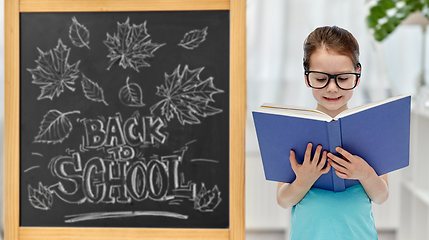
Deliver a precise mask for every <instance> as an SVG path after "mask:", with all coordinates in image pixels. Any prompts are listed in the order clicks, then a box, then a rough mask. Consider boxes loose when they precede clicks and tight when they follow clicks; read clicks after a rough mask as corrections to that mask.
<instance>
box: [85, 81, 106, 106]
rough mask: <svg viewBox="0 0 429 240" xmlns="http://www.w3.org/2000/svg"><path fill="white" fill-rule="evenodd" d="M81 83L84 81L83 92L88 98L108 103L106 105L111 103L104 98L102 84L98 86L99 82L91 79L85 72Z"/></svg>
mask: <svg viewBox="0 0 429 240" xmlns="http://www.w3.org/2000/svg"><path fill="white" fill-rule="evenodd" d="M81 83H82V89H83V93H84V94H85V97H86V98H88V99H89V100H91V101H95V102H102V103H104V104H106V106H108V105H109V104H107V103H106V101H105V100H104V92H103V89H102V88H101V87H100V86H98V83H96V82H94V81H91V79H89V78H87V77H86V76H85V75H83V74H82V81H81Z"/></svg>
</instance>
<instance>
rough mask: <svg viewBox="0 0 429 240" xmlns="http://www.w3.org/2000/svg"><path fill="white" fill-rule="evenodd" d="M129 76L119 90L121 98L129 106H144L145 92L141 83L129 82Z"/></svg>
mask: <svg viewBox="0 0 429 240" xmlns="http://www.w3.org/2000/svg"><path fill="white" fill-rule="evenodd" d="M128 80H129V77H127V81H126V84H125V86H123V87H122V88H121V89H120V90H119V100H121V102H122V103H123V104H124V105H125V106H129V107H143V106H145V104H144V103H143V92H142V89H141V88H140V86H139V85H137V84H135V83H128Z"/></svg>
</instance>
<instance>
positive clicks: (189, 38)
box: [178, 27, 208, 49]
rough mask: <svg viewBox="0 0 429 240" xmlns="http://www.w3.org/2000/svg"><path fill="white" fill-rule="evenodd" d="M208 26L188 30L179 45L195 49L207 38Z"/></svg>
mask: <svg viewBox="0 0 429 240" xmlns="http://www.w3.org/2000/svg"><path fill="white" fill-rule="evenodd" d="M207 28H208V27H205V28H204V29H202V30H198V29H196V30H192V31H190V32H187V33H186V34H185V36H184V37H183V39H182V40H181V41H180V43H179V44H178V45H179V46H181V47H184V48H186V49H194V48H196V47H198V46H199V45H200V44H201V43H202V42H204V41H205V40H206V36H207Z"/></svg>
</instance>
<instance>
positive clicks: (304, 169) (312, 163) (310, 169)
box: [289, 143, 331, 187]
mask: <svg viewBox="0 0 429 240" xmlns="http://www.w3.org/2000/svg"><path fill="white" fill-rule="evenodd" d="M312 146H313V144H312V143H309V144H308V145H307V149H306V151H305V155H304V162H303V163H302V164H299V163H298V162H297V161H296V157H295V152H294V151H293V150H291V151H290V156H289V160H290V163H291V166H292V170H293V171H294V172H295V175H296V179H295V181H297V182H298V183H300V184H303V185H302V186H307V187H311V186H313V184H314V182H316V180H317V179H318V178H319V177H320V176H321V175H322V174H325V173H327V172H329V170H330V169H331V164H330V163H328V165H327V166H326V168H323V167H324V166H325V163H326V159H327V152H326V151H324V152H323V154H322V158H321V159H320V161H319V158H320V152H321V151H322V146H320V145H319V146H317V148H316V151H315V153H314V157H313V159H311V150H312Z"/></svg>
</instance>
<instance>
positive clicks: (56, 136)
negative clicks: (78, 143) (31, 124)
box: [34, 110, 80, 144]
mask: <svg viewBox="0 0 429 240" xmlns="http://www.w3.org/2000/svg"><path fill="white" fill-rule="evenodd" d="M73 113H80V111H72V112H66V113H62V112H60V111H58V110H49V111H48V113H46V115H45V116H44V117H43V121H42V122H41V123H40V126H39V129H40V131H39V134H37V136H36V137H35V138H34V142H40V143H52V144H56V143H61V142H62V141H63V140H64V139H66V138H67V137H68V136H69V134H70V132H71V131H72V129H73V125H72V124H71V122H70V120H69V119H68V118H67V116H66V115H68V114H73Z"/></svg>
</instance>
